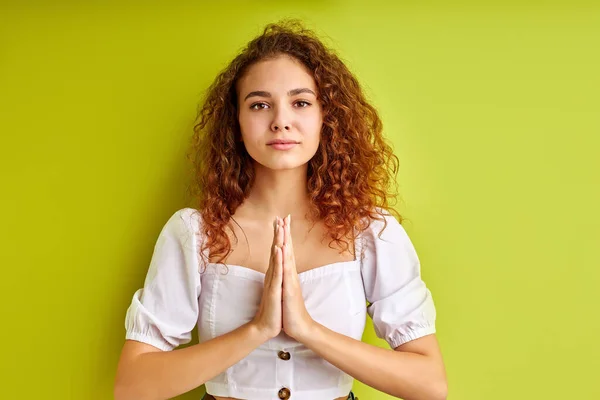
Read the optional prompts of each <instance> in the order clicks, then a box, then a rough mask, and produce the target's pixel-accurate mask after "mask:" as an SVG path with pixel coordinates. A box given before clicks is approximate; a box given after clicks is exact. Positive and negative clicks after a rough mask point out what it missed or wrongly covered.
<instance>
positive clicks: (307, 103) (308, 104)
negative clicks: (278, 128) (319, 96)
mask: <svg viewBox="0 0 600 400" xmlns="http://www.w3.org/2000/svg"><path fill="white" fill-rule="evenodd" d="M300 103H302V104H306V105H305V106H302V107H300V108H306V107H308V106H310V103H309V102H308V101H304V100H300V101H297V102H296V104H300Z"/></svg>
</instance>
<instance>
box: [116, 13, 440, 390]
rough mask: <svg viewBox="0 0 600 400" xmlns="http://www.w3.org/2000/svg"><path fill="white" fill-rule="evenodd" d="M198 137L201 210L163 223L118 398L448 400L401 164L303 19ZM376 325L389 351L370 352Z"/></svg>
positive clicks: (249, 60) (237, 85) (212, 98)
mask: <svg viewBox="0 0 600 400" xmlns="http://www.w3.org/2000/svg"><path fill="white" fill-rule="evenodd" d="M194 132H195V135H194V142H193V143H194V145H193V146H192V148H193V151H192V153H191V155H192V159H193V165H194V166H195V171H194V177H195V180H194V186H193V194H194V196H193V198H194V199H195V202H196V203H195V204H194V207H193V208H192V207H189V208H184V209H181V210H178V211H177V212H175V213H174V214H173V215H172V217H171V218H170V219H169V220H168V221H167V222H166V224H165V225H164V227H163V229H162V231H161V233H160V235H159V237H158V240H157V243H156V246H155V248H154V253H153V256H152V261H151V264H150V267H149V270H148V274H147V276H146V280H145V283H144V287H143V288H141V289H139V290H138V291H136V292H135V294H134V296H133V299H132V302H131V305H130V307H129V309H128V310H127V315H126V321H125V327H126V341H125V344H124V346H123V350H122V354H121V358H120V360H119V365H118V371H117V376H116V381H115V398H116V399H117V400H121V399H167V398H171V397H173V396H176V395H179V394H181V393H184V392H187V391H189V390H192V389H194V388H196V387H198V386H200V385H202V384H205V385H206V391H207V394H206V395H205V397H204V398H205V399H217V400H226V399H230V400H231V399H251V400H259V399H288V398H292V399H297V400H334V399H336V400H344V399H354V398H355V396H354V393H352V391H351V389H352V384H353V381H354V379H358V380H360V381H361V382H363V383H365V384H367V385H369V386H371V387H374V388H375V389H377V390H380V391H383V392H386V393H389V394H391V395H393V396H396V397H401V398H405V399H445V398H446V392H447V384H446V374H445V368H444V364H443V361H442V356H441V352H440V349H439V346H438V342H437V339H436V336H435V332H436V330H435V318H436V311H435V306H434V303H433V300H432V297H431V293H430V291H429V289H428V288H427V287H426V285H425V283H424V282H423V280H422V279H421V274H420V263H419V259H418V257H417V254H416V252H415V249H414V247H413V245H412V243H411V241H410V239H409V237H408V236H407V234H406V232H405V230H404V228H403V227H402V225H400V222H401V221H402V218H401V217H400V216H399V215H398V213H397V212H395V211H394V210H392V209H391V208H390V207H389V206H388V200H389V198H391V197H392V195H393V193H389V192H388V186H389V185H390V183H392V182H394V176H393V174H392V173H396V171H397V164H398V160H397V157H396V156H395V155H394V154H393V152H392V149H391V147H390V146H389V145H387V144H386V142H385V140H384V138H383V137H382V124H381V121H380V119H379V117H378V114H377V112H376V110H375V109H374V108H373V107H372V106H371V105H370V104H369V103H368V102H367V101H366V100H365V97H364V95H363V93H362V91H361V88H360V86H359V84H358V81H357V79H356V78H355V77H354V76H353V75H352V73H351V72H350V71H349V70H348V68H347V67H346V66H345V65H344V63H343V62H342V61H341V60H340V59H339V58H338V56H337V55H336V54H335V53H334V52H333V51H332V50H330V49H328V48H326V47H325V46H324V45H323V43H322V42H321V41H320V40H319V39H318V38H317V37H316V36H315V34H314V33H313V32H312V31H310V30H307V29H304V28H303V26H302V24H300V23H298V22H296V21H284V22H282V23H280V24H271V25H268V26H267V27H266V28H265V30H264V32H263V33H262V34H261V35H260V36H259V37H257V38H255V39H254V40H252V41H251V42H250V43H249V44H248V46H247V47H246V48H245V49H244V50H243V51H242V52H241V54H239V55H238V56H237V57H236V58H235V59H234V60H233V61H232V62H231V63H230V65H229V66H228V67H227V68H225V70H224V71H223V72H221V73H220V74H219V76H218V77H217V79H216V80H215V82H214V84H213V85H212V86H211V87H210V89H209V92H208V95H207V98H206V99H205V102H204V105H203V107H202V109H201V111H200V113H199V122H198V124H197V125H196V129H195V130H194ZM391 211H394V214H395V215H396V216H393V215H392V214H391ZM241 237H243V241H242V240H240V239H239V238H241ZM232 243H233V244H232ZM367 302H368V303H369V304H368V306H367ZM367 313H368V314H369V316H370V317H371V318H372V320H373V324H374V326H375V331H376V334H377V336H378V337H380V338H383V339H385V340H386V341H387V342H388V343H389V345H390V347H391V349H383V348H380V347H377V346H373V345H370V344H367V343H363V342H361V338H362V334H363V330H364V327H365V319H366V314H367ZM196 326H197V329H198V336H199V344H197V345H193V346H188V347H186V348H182V349H177V350H176V351H172V350H174V349H175V348H176V347H177V346H179V345H181V344H186V343H189V342H190V341H191V332H192V330H193V329H194V328H195V327H196Z"/></svg>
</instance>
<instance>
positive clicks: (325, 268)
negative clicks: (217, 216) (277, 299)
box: [196, 210, 362, 283]
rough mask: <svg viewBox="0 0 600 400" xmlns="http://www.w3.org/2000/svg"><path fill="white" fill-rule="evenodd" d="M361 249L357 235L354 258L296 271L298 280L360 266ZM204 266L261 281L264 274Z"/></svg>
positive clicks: (231, 266) (211, 264) (241, 268)
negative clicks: (227, 270)
mask: <svg viewBox="0 0 600 400" xmlns="http://www.w3.org/2000/svg"><path fill="white" fill-rule="evenodd" d="M196 213H197V214H198V218H197V222H198V224H199V225H198V228H199V227H200V219H201V215H200V213H199V212H198V210H196ZM354 232H356V229H354ZM198 233H199V234H200V235H201V237H202V230H201V229H198ZM361 251H362V246H361V241H360V240H359V237H358V235H357V236H356V237H355V239H354V259H353V260H347V261H336V262H333V263H329V264H325V265H320V266H318V267H314V268H311V269H308V270H306V271H302V272H298V279H299V280H300V283H302V282H305V281H308V280H311V279H314V278H316V277H319V276H324V275H327V274H329V273H332V272H335V271H337V270H339V269H342V267H344V266H346V265H351V267H346V268H344V269H345V270H348V271H353V270H357V269H359V268H360V262H361ZM206 256H207V259H208V254H206ZM206 266H207V270H208V267H211V269H212V270H214V269H215V268H218V267H219V266H221V267H227V268H229V269H230V271H231V270H232V271H234V273H233V275H235V276H240V277H242V278H247V279H251V280H256V281H261V282H264V279H265V276H266V273H264V272H261V271H257V270H255V269H252V268H250V267H246V266H243V265H239V264H227V263H214V262H207V263H206ZM223 275H224V274H223Z"/></svg>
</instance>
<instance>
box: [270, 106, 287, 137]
mask: <svg viewBox="0 0 600 400" xmlns="http://www.w3.org/2000/svg"><path fill="white" fill-rule="evenodd" d="M280 129H281V130H285V131H289V130H290V129H291V122H290V120H289V119H288V117H287V113H286V112H285V110H283V109H282V108H279V110H278V111H277V113H276V114H275V117H274V118H273V122H271V130H273V131H274V132H277V131H278V130H280Z"/></svg>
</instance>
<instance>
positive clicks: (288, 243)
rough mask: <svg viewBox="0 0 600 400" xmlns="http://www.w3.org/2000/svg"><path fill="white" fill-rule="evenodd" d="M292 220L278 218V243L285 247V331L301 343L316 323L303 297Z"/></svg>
mask: <svg viewBox="0 0 600 400" xmlns="http://www.w3.org/2000/svg"><path fill="white" fill-rule="evenodd" d="M291 219H292V217H291V216H290V215H288V216H287V217H286V218H285V219H280V218H279V217H278V218H277V220H278V222H279V223H280V224H281V225H282V227H283V242H278V244H281V245H282V246H283V288H282V301H283V303H282V305H283V310H282V311H283V330H284V332H285V333H286V334H287V335H288V336H290V337H292V338H294V339H296V340H297V341H299V342H301V341H302V340H303V338H305V337H306V336H307V335H310V331H311V329H312V327H313V325H314V323H315V321H314V320H313V319H312V318H311V316H310V314H309V313H308V311H307V310H306V306H305V305H304V298H303V297H302V288H301V287H300V279H299V278H298V272H297V270H296V258H295V256H294V246H293V243H292V233H291V225H290V224H291Z"/></svg>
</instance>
